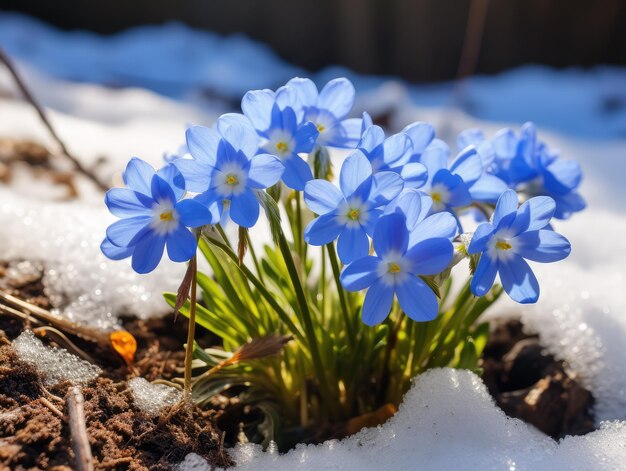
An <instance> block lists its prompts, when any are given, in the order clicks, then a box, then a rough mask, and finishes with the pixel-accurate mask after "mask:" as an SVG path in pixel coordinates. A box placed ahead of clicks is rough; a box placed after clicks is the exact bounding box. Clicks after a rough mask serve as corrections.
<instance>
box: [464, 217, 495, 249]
mask: <svg viewBox="0 0 626 471" xmlns="http://www.w3.org/2000/svg"><path fill="white" fill-rule="evenodd" d="M492 235H493V225H491V224H490V223H488V222H484V223H482V224H481V225H480V226H478V227H477V228H476V231H475V232H474V235H473V236H472V240H471V242H470V243H469V247H467V253H469V254H476V253H480V252H484V251H485V250H486V248H487V242H489V241H490V240H491V236H492Z"/></svg>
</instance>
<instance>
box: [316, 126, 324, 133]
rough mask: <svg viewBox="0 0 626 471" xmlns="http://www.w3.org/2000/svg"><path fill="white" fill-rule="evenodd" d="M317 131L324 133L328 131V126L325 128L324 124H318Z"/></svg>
mask: <svg viewBox="0 0 626 471" xmlns="http://www.w3.org/2000/svg"><path fill="white" fill-rule="evenodd" d="M317 130H318V131H319V132H320V133H322V132H324V131H325V130H326V126H324V125H323V124H318V125H317Z"/></svg>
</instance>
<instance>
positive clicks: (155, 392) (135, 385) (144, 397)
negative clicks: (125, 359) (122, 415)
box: [128, 378, 182, 416]
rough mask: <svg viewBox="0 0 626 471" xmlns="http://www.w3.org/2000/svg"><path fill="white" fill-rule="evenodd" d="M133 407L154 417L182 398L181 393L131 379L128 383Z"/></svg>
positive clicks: (163, 386) (142, 380)
mask: <svg viewBox="0 0 626 471" xmlns="http://www.w3.org/2000/svg"><path fill="white" fill-rule="evenodd" d="M128 386H129V387H130V391H131V393H132V395H133V402H134V403H135V405H136V406H137V407H138V408H139V409H141V410H142V411H143V412H145V413H146V414H147V415H149V416H156V415H158V414H159V412H161V411H162V410H163V409H165V408H166V407H169V406H173V405H174V404H176V403H177V402H179V401H180V400H181V398H182V393H181V392H180V391H179V390H178V389H176V388H172V387H170V386H167V385H165V384H152V383H150V382H149V381H147V380H146V379H144V378H133V379H131V380H130V381H129V382H128Z"/></svg>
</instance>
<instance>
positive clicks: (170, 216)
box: [159, 211, 174, 221]
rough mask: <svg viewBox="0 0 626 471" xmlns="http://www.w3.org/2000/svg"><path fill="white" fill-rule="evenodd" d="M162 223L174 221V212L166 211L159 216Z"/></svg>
mask: <svg viewBox="0 0 626 471" xmlns="http://www.w3.org/2000/svg"><path fill="white" fill-rule="evenodd" d="M159 218H160V219H161V221H171V220H172V219H174V213H173V212H172V211H165V212H163V213H161V214H160V215H159Z"/></svg>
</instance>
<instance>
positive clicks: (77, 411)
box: [65, 386, 94, 471]
mask: <svg viewBox="0 0 626 471" xmlns="http://www.w3.org/2000/svg"><path fill="white" fill-rule="evenodd" d="M65 401H66V404H67V414H68V416H69V425H70V433H71V436H72V448H73V449H74V455H76V469H78V471H93V469H94V467H93V456H92V455H91V447H90V446H89V438H88V437H87V426H86V424H85V398H84V397H83V392H82V390H81V388H80V387H79V386H73V387H71V388H70V390H69V391H68V393H67V397H66V398H65Z"/></svg>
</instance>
